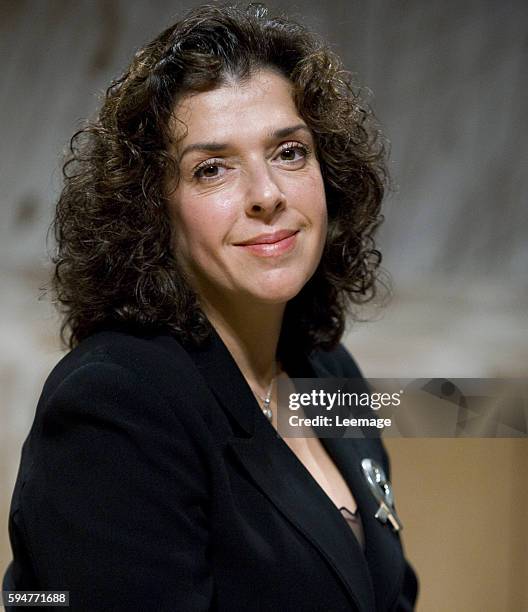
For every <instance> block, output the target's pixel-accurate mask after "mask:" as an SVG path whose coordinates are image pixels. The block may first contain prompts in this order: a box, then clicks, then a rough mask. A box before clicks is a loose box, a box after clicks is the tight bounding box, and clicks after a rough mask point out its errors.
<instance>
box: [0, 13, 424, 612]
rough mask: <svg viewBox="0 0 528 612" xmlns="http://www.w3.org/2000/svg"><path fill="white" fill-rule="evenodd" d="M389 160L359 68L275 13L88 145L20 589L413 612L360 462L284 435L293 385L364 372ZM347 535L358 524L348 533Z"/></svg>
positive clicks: (177, 49)
mask: <svg viewBox="0 0 528 612" xmlns="http://www.w3.org/2000/svg"><path fill="white" fill-rule="evenodd" d="M383 180H384V173H383V150H382V147H381V146H380V145H379V144H378V143H377V141H376V140H375V138H373V136H372V135H371V131H370V128H369V125H368V113H366V111H365V109H364V108H363V107H362V106H361V105H360V101H359V99H358V98H357V96H356V95H355V94H354V93H353V90H352V88H351V87H350V85H349V82H348V80H347V77H346V74H345V73H343V71H342V67H341V64H340V62H339V60H338V59H337V58H336V57H335V56H334V55H333V54H332V53H331V52H330V51H329V50H328V49H327V47H325V45H324V44H323V43H322V42H321V41H320V40H318V39H317V38H316V37H315V36H314V35H313V34H311V33H309V32H307V31H306V30H305V29H303V28H302V27H300V26H298V25H296V24H294V23H292V22H291V21H287V20H284V19H272V18H270V17H269V16H268V15H267V13H266V11H265V10H263V9H262V8H256V9H249V10H248V11H243V10H240V9H235V8H226V7H224V8H218V7H216V8H215V7H209V6H205V7H201V8H199V9H197V10H195V11H193V12H192V13H190V14H189V15H188V16H187V17H186V18H185V19H183V20H182V21H180V22H178V23H176V24H175V25H173V26H172V27H170V28H168V29H167V30H166V31H164V32H163V33H162V34H161V35H160V36H159V37H158V38H156V39H155V40H154V41H153V42H152V43H150V44H148V45H147V46H145V47H144V48H143V49H142V50H141V51H139V52H138V53H137V54H136V56H135V58H134V60H133V62H132V64H131V66H130V68H129V69H128V70H127V72H126V73H125V74H124V76H123V77H121V78H120V79H119V80H118V81H116V82H115V83H114V84H113V85H112V86H111V87H110V88H109V90H108V91H107V95H106V99H105V101H104V104H103V106H102V109H101V111H100V114H99V117H98V119H97V121H95V122H94V123H93V124H92V125H90V126H89V127H87V128H86V129H84V130H83V131H82V132H81V133H80V134H78V135H77V136H76V137H75V138H74V139H73V145H72V159H71V160H70V161H69V162H68V163H67V164H66V169H65V187H64V190H63V192H62V195H61V197H60V200H59V203H58V207H57V214H56V219H55V230H56V238H57V244H58V251H57V255H56V262H55V263H56V269H55V277H54V287H55V290H56V296H57V301H58V303H59V304H60V305H61V306H62V308H63V312H64V315H65V318H64V327H63V332H64V333H65V334H66V333H69V343H70V346H71V348H72V349H73V350H72V351H71V352H70V353H69V354H68V355H67V356H66V357H65V358H64V359H63V360H62V361H61V362H60V363H59V364H58V366H57V367H56V368H55V369H54V371H53V372H52V373H51V375H50V376H49V378H48V380H47V382H46V384H45V386H44V390H43V393H42V396H41V399H40V402H39V406H38V408H37V414H36V417H35V422H34V425H33V427H32V430H31V432H30V435H29V437H28V440H27V441H26V443H25V445H24V449H23V455H22V462H21V467H20V472H19V476H18V480H17V484H16V488H15V493H14V497H13V503H12V509H11V516H10V535H11V542H12V547H13V556H14V560H13V563H12V565H11V566H10V569H9V571H8V573H7V575H6V580H5V585H4V588H11V589H17V590H31V589H40V590H48V589H55V590H67V591H69V592H70V605H71V607H72V608H73V609H74V610H103V609H104V610H106V609H108V610H121V609H123V610H136V609H137V610H143V609H145V610H150V609H155V610H178V611H180V610H208V609H218V610H249V609H261V610H276V609H279V610H321V609H328V610H333V611H334V610H335V611H337V610H364V611H368V610H410V609H412V608H413V605H414V600H415V597H416V580H415V577H414V574H413V572H412V570H411V568H410V566H409V565H408V564H407V563H406V562H405V560H404V558H403V554H402V550H401V545H400V541H399V537H398V533H396V532H395V531H394V530H392V529H391V528H390V527H389V525H387V524H382V523H381V522H380V521H379V520H377V519H376V518H375V517H374V514H375V513H376V510H377V508H378V504H377V502H376V500H375V499H374V498H373V496H372V495H371V493H370V491H369V489H368V486H367V484H366V482H365V480H364V477H363V475H362V473H361V470H360V463H361V460H362V458H365V457H368V458H371V459H373V460H375V461H377V462H378V463H379V464H381V465H382V466H383V467H384V469H385V471H387V472H388V465H387V457H386V454H385V452H384V450H383V448H382V446H381V443H380V442H379V440H376V439H362V440H351V439H346V440H345V439H341V440H339V439H327V440H325V441H324V445H323V443H322V441H321V440H319V439H317V438H316V437H314V438H309V439H304V440H303V439H295V438H292V439H288V440H285V439H282V438H281V437H280V436H278V435H277V432H276V430H275V427H276V425H277V398H276V390H275V385H274V382H275V381H276V379H277V378H278V377H282V378H284V379H286V380H289V377H295V376H297V377H350V378H353V377H356V378H357V377H358V376H359V373H358V370H357V368H356V366H355V364H354V362H353V361H352V359H351V357H350V356H349V355H348V354H347V353H346V351H345V350H344V349H343V348H342V347H341V346H339V345H338V342H339V339H340V337H341V335H342V332H343V327H344V320H345V315H346V310H347V305H349V304H351V303H360V302H361V301H364V300H366V299H368V298H369V297H371V296H372V295H373V290H374V280H375V272H376V268H377V266H378V264H379V254H378V252H377V251H375V250H374V248H373V244H372V234H373V231H374V229H375V227H376V225H377V223H378V221H379V209H380V202H381V198H382V195H383ZM351 527H352V529H351Z"/></svg>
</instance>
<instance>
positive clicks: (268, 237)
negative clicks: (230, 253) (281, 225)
mask: <svg viewBox="0 0 528 612" xmlns="http://www.w3.org/2000/svg"><path fill="white" fill-rule="evenodd" d="M297 232H298V230H279V231H277V232H273V233H271V234H259V235H258V236H254V237H253V238H249V239H248V240H244V241H243V242H237V243H236V246H249V245H256V244H275V243H276V242H280V241H281V240H285V239H286V238H290V237H291V236H294V235H295V234H296V233H297Z"/></svg>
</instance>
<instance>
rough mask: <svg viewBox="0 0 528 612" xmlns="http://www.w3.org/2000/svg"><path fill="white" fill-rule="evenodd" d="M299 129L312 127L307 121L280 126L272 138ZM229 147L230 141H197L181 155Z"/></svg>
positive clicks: (307, 129) (307, 130)
mask: <svg viewBox="0 0 528 612" xmlns="http://www.w3.org/2000/svg"><path fill="white" fill-rule="evenodd" d="M299 130H304V131H305V132H308V134H311V131H310V128H309V127H308V126H307V125H306V124H305V123H298V124H297V125H291V126H289V127H284V128H280V129H278V130H275V131H273V132H271V134H270V136H271V137H272V138H286V136H289V135H290V134H293V133H294V132H297V131H299ZM228 147H229V143H227V142H196V143H194V144H190V145H187V146H186V147H185V148H184V149H183V151H182V152H181V155H180V161H181V160H182V159H183V156H184V155H186V154H187V153H190V152H192V151H211V152H215V151H223V150H224V149H227V148H228Z"/></svg>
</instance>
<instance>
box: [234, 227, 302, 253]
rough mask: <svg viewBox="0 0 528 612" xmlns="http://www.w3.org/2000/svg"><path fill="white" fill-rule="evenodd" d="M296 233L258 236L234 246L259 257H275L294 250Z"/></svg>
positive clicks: (280, 231) (282, 232) (290, 231)
mask: <svg viewBox="0 0 528 612" xmlns="http://www.w3.org/2000/svg"><path fill="white" fill-rule="evenodd" d="M298 233H299V230H279V231H277V232H272V233H270V234H259V235H258V236H253V237H252V238H249V239H248V240H244V241H243V242H237V243H235V246H236V247H240V248H243V249H244V250H246V251H248V252H250V253H253V254H255V255H259V256H260V257H275V256H277V255H283V254H284V253H287V252H289V251H291V250H292V249H293V248H294V246H295V243H296V241H297V234H298Z"/></svg>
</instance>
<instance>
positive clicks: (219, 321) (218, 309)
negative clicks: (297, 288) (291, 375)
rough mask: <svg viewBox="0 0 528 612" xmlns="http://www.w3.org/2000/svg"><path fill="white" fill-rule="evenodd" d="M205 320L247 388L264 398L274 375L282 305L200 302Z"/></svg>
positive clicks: (282, 312) (282, 311)
mask: <svg viewBox="0 0 528 612" xmlns="http://www.w3.org/2000/svg"><path fill="white" fill-rule="evenodd" d="M202 309H203V310H204V312H205V314H206V315H207V318H208V319H209V321H210V322H211V324H212V325H213V327H214V328H215V329H216V331H217V332H218V335H219V336H220V338H222V341H223V342H224V344H225V345H226V346H227V348H228V350H229V352H230V353H231V355H232V356H233V359H234V360H235V362H236V364H237V365H238V367H239V368H240V371H241V372H242V374H243V375H244V377H245V378H246V380H247V381H248V383H249V385H250V386H251V387H252V388H253V389H255V390H257V391H258V392H260V393H261V394H263V395H265V394H266V392H267V390H268V387H269V384H270V381H271V379H272V378H273V376H274V374H275V373H276V354H277V346H278V343H279V336H280V332H281V326H282V319H283V316H284V309H285V304H262V303H254V304H249V305H248V304H247V303H244V304H241V303H240V302H239V301H237V300H233V301H232V302H231V303H229V302H228V301H222V302H221V303H220V304H213V303H211V302H202Z"/></svg>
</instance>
